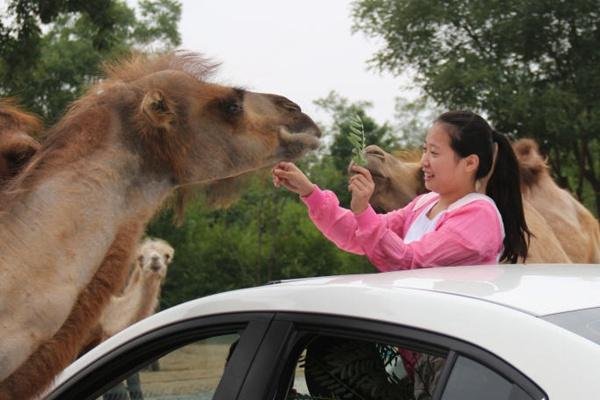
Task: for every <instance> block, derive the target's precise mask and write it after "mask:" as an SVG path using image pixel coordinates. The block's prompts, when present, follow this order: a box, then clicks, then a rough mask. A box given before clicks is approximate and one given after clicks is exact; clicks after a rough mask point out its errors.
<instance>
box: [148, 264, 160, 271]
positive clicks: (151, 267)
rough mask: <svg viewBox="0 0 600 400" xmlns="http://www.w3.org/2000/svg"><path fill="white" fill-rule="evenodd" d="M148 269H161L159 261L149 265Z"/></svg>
mask: <svg viewBox="0 0 600 400" xmlns="http://www.w3.org/2000/svg"><path fill="white" fill-rule="evenodd" d="M150 269H151V270H152V272H158V271H160V270H161V269H162V265H160V263H152V264H151V265H150Z"/></svg>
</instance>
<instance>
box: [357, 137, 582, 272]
mask: <svg viewBox="0 0 600 400" xmlns="http://www.w3.org/2000/svg"><path fill="white" fill-rule="evenodd" d="M366 154H367V161H368V165H367V168H368V169H369V170H370V172H371V174H372V175H373V180H374V181H375V192H374V193H373V196H372V197H371V204H373V206H374V207H377V208H379V209H381V210H383V211H391V210H394V209H398V208H401V207H404V206H405V205H406V204H408V203H409V202H410V201H411V200H412V199H413V198H414V197H416V196H417V195H419V194H422V193H424V192H425V187H424V185H423V173H422V171H421V163H420V153H419V154H417V153H405V154H404V155H402V154H398V156H394V155H392V154H390V153H387V152H386V151H384V150H382V149H381V148H379V147H378V146H374V145H371V146H368V147H367V149H366ZM407 155H408V156H407ZM482 189H483V188H482ZM523 208H524V211H525V220H526V221H527V225H528V227H529V229H530V231H531V232H532V233H533V234H534V236H532V237H531V243H530V246H529V254H528V257H527V260H526V262H528V263H541V262H551V263H569V262H571V260H570V258H569V257H568V255H567V254H566V253H565V251H564V249H563V248H562V246H561V244H560V242H559V240H558V239H557V237H556V236H555V234H554V231H553V230H552V228H551V227H550V226H549V225H548V223H547V222H546V220H545V219H544V217H543V216H542V215H541V214H540V213H539V212H538V211H537V210H536V209H535V208H534V207H533V205H532V204H531V203H529V202H528V201H527V200H525V199H524V201H523ZM521 261H523V260H521Z"/></svg>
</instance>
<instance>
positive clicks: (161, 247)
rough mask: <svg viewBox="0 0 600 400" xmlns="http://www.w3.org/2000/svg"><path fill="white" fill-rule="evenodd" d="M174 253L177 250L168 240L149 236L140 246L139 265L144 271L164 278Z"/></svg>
mask: <svg viewBox="0 0 600 400" xmlns="http://www.w3.org/2000/svg"><path fill="white" fill-rule="evenodd" d="M174 254H175V250H173V247H171V245H169V243H167V242H166V241H164V240H162V239H154V238H147V239H145V240H144V241H143V242H142V244H141V245H140V247H139V248H138V258H137V265H138V267H139V268H141V270H142V273H145V274H157V276H158V277H160V279H164V278H165V276H166V274H167V268H168V266H169V264H171V262H172V261H173V256H174Z"/></svg>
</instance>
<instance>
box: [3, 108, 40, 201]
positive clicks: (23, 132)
mask: <svg viewBox="0 0 600 400" xmlns="http://www.w3.org/2000/svg"><path fill="white" fill-rule="evenodd" d="M41 129H42V123H41V122H40V120H39V118H37V117H36V116H34V115H33V114H29V113H27V112H25V111H23V110H22V109H21V108H19V107H18V106H17V105H16V103H15V102H14V101H12V100H10V99H3V100H0V190H1V189H2V188H3V187H4V186H5V185H6V184H7V183H8V182H9V181H10V180H11V179H12V178H14V177H15V176H16V175H17V173H18V172H20V171H21V169H23V167H24V166H25V164H26V163H27V161H29V159H31V157H33V155H34V154H35V153H36V152H37V151H38V150H39V148H40V144H39V143H38V142H37V141H36V140H35V139H34V138H33V137H32V135H35V134H37V133H39V132H40V131H41Z"/></svg>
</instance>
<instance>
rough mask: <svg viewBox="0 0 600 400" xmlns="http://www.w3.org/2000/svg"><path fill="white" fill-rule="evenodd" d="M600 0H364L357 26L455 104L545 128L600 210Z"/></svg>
mask: <svg viewBox="0 0 600 400" xmlns="http://www.w3.org/2000/svg"><path fill="white" fill-rule="evenodd" d="M599 6H600V4H599V3H598V1H597V0H573V1H568V2H566V1H562V0H544V1H537V0H536V1H531V0H508V1H496V0H487V1H470V0H452V1H437V0H358V1H355V2H354V4H353V17H354V22H355V29H357V30H361V31H363V32H365V33H367V34H368V35H371V36H374V37H378V38H382V39H383V41H384V45H383V47H382V48H381V49H380V50H379V51H378V52H377V53H376V54H375V56H374V58H373V59H372V62H373V63H374V65H376V66H377V67H379V68H381V69H383V70H389V71H392V72H393V73H398V74H399V73H400V72H401V71H402V70H404V69H407V68H413V69H414V70H415V71H416V73H417V80H418V82H419V83H420V84H421V85H422V87H423V88H424V90H425V92H426V93H427V94H428V95H429V96H431V97H432V98H433V99H434V100H435V101H436V102H437V103H439V104H441V105H444V106H445V107H447V108H471V109H475V110H477V111H480V112H482V113H483V114H485V115H486V116H487V117H488V118H489V119H490V120H491V122H492V123H493V124H494V125H495V126H496V127H497V128H498V129H499V130H500V131H503V132H507V133H512V134H514V135H516V136H528V137H534V138H536V139H537V140H538V141H539V142H540V143H541V145H542V148H543V149H545V150H546V151H548V152H549V155H550V157H549V159H550V162H551V166H552V169H553V172H554V174H555V175H556V177H557V178H558V181H559V183H561V184H563V185H565V186H569V187H570V188H571V189H575V191H576V193H577V194H578V195H579V197H580V198H582V199H583V200H584V201H590V200H591V202H588V205H590V206H592V205H593V204H594V203H595V208H596V212H599V213H600V157H599V154H600V96H599V95H598V94H599V93H600V70H599V69H598V67H597V66H598V62H599V61H600V47H599V46H598V45H597V43H598V41H599V39H600V14H599V13H600V7H599Z"/></svg>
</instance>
